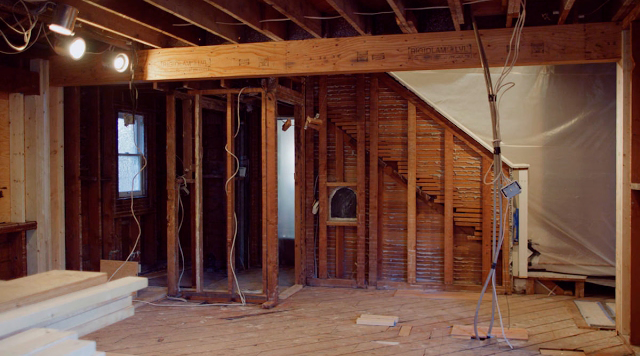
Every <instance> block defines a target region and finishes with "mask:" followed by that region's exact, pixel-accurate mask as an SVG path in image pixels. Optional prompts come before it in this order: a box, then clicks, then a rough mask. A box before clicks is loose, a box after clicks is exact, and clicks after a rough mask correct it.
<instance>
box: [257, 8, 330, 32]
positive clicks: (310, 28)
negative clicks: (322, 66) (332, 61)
mask: <svg viewBox="0 0 640 356" xmlns="http://www.w3.org/2000/svg"><path fill="white" fill-rule="evenodd" d="M264 2H266V3H267V4H269V5H271V6H273V7H274V8H275V9H276V10H278V11H279V12H280V13H281V14H283V15H284V16H286V17H288V18H289V19H290V20H291V21H293V22H294V23H295V24H296V25H298V26H300V27H302V29H304V30H305V31H307V32H309V34H311V35H312V36H313V37H316V38H322V21H321V20H319V19H317V18H318V17H321V16H322V13H321V12H320V11H318V9H316V8H315V7H314V6H313V4H312V3H311V2H310V1H308V0H300V1H289V0H264Z"/></svg>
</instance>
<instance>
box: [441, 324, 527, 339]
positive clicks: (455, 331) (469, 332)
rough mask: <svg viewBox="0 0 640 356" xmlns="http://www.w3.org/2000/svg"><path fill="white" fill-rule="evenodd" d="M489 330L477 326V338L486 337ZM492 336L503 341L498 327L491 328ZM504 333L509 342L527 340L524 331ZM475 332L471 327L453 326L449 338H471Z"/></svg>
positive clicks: (507, 331) (505, 330)
mask: <svg viewBox="0 0 640 356" xmlns="http://www.w3.org/2000/svg"><path fill="white" fill-rule="evenodd" d="M488 330H489V327H488V326H478V336H480V337H481V338H486V337H487V331H488ZM491 331H492V335H493V336H494V337H495V338H499V339H503V338H504V336H503V335H502V330H501V329H500V327H495V326H494V327H493V329H492V330H491ZM504 332H505V334H506V336H507V339H509V340H529V333H528V332H527V330H526V329H518V328H511V329H504ZM475 335H476V334H475V332H474V330H473V325H454V326H453V328H451V336H453V337H460V338H465V339H466V338H472V337H475Z"/></svg>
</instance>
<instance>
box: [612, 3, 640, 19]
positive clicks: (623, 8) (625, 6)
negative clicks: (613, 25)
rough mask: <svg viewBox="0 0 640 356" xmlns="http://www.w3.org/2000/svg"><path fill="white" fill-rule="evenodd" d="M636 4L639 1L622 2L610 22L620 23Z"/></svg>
mask: <svg viewBox="0 0 640 356" xmlns="http://www.w3.org/2000/svg"><path fill="white" fill-rule="evenodd" d="M638 3H640V1H639V0H624V1H622V3H621V4H620V7H619V8H618V10H617V11H616V13H615V14H613V17H612V18H611V21H620V20H622V19H623V18H624V17H625V16H626V15H627V14H628V13H629V11H631V10H632V9H633V8H634V7H635V6H636V5H638Z"/></svg>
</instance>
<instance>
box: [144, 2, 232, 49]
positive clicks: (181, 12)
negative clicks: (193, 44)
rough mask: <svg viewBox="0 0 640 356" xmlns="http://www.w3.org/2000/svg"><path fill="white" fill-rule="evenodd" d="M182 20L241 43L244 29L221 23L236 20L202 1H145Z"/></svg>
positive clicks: (230, 40)
mask: <svg viewBox="0 0 640 356" xmlns="http://www.w3.org/2000/svg"><path fill="white" fill-rule="evenodd" d="M144 1H145V2H147V3H149V4H151V5H153V6H155V7H158V8H160V9H162V10H164V11H166V12H168V13H170V14H172V15H174V16H176V17H179V18H181V19H182V20H184V21H186V22H188V23H190V24H193V25H196V26H198V27H200V28H202V29H203V30H206V31H208V32H210V33H212V34H214V35H216V36H218V37H221V38H223V39H225V40H226V41H229V42H231V43H239V42H240V39H241V38H242V29H241V28H239V26H230V25H225V24H221V23H233V22H236V20H235V19H234V18H233V17H231V16H229V15H227V14H225V13H224V12H222V11H220V10H218V9H216V8H215V7H213V6H211V5H209V4H207V3H205V2H204V1H201V0H180V1H173V0H144Z"/></svg>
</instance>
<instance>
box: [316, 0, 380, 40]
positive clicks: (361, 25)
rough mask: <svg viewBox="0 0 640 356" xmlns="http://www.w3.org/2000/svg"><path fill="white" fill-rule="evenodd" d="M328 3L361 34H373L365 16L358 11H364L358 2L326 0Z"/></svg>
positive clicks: (352, 0) (353, 0)
mask: <svg viewBox="0 0 640 356" xmlns="http://www.w3.org/2000/svg"><path fill="white" fill-rule="evenodd" d="M326 1H327V3H328V4H329V5H330V6H331V7H333V8H334V9H335V10H336V11H337V12H338V14H340V16H342V17H343V18H344V19H345V20H347V22H348V23H349V24H350V25H351V26H352V27H353V28H354V29H355V30H356V31H358V33H359V34H361V35H369V34H371V30H370V29H369V27H370V26H369V24H368V21H367V19H365V17H364V16H362V15H358V14H357V13H358V12H362V11H361V10H360V9H359V8H358V4H357V3H356V1H355V0H326Z"/></svg>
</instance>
